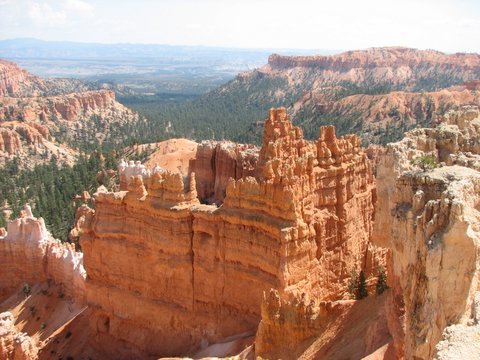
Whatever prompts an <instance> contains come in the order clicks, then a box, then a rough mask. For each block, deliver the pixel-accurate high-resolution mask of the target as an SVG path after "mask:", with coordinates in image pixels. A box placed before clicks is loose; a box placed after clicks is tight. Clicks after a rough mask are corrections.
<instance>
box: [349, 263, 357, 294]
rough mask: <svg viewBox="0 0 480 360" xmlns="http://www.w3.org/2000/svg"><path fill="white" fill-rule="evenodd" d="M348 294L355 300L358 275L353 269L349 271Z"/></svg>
mask: <svg viewBox="0 0 480 360" xmlns="http://www.w3.org/2000/svg"><path fill="white" fill-rule="evenodd" d="M348 292H349V293H350V296H352V298H354V299H356V298H357V294H358V274H357V271H356V270H355V268H352V270H351V271H350V283H349V284H348Z"/></svg>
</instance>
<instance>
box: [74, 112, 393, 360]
mask: <svg viewBox="0 0 480 360" xmlns="http://www.w3.org/2000/svg"><path fill="white" fill-rule="evenodd" d="M199 147H200V154H203V153H207V152H209V151H210V150H211V149H213V146H211V145H210V144H204V145H200V146H199ZM252 149H253V148H241V147H240V148H239V147H238V146H236V147H235V146H227V147H223V148H222V146H221V145H220V146H219V145H218V144H217V145H215V154H216V155H215V156H213V155H210V153H208V154H207V155H206V156H201V157H200V159H201V160H200V161H198V158H199V157H198V156H197V160H196V161H198V162H197V163H196V164H195V165H194V166H193V167H192V169H191V171H190V176H189V177H182V176H181V174H179V173H172V172H170V171H167V170H165V169H162V168H160V167H155V168H154V169H152V170H149V169H146V168H145V167H144V166H143V165H141V164H140V163H137V164H135V163H121V164H120V167H119V172H120V180H121V189H122V191H120V192H117V193H108V192H105V191H102V192H98V193H97V194H96V195H95V196H94V198H95V206H96V209H95V214H94V215H93V217H92V218H91V219H90V221H89V222H88V223H87V222H85V225H84V227H83V228H82V232H83V234H82V235H81V237H80V244H81V246H82V249H83V252H84V254H85V267H86V269H87V272H88V275H89V280H88V281H87V298H88V302H89V306H90V307H91V309H92V311H93V316H92V317H91V329H92V330H93V332H94V334H95V337H94V344H96V346H108V344H111V345H112V348H111V351H112V353H113V352H115V351H117V350H118V349H119V348H122V347H123V348H124V349H128V351H129V353H130V354H133V353H135V354H137V355H138V356H146V357H155V356H171V355H188V354H192V353H194V351H195V350H197V349H198V347H199V346H201V345H202V344H203V345H206V344H208V343H212V342H216V341H219V340H221V339H224V338H226V337H229V336H232V335H236V334H241V333H249V332H250V333H252V334H253V333H255V330H256V327H257V325H258V323H259V321H260V319H261V312H260V309H261V306H260V305H261V303H262V299H263V294H264V292H265V291H269V290H270V289H271V288H273V289H276V290H277V291H278V293H279V296H282V298H284V299H287V300H286V301H288V299H293V298H295V297H297V296H299V295H300V294H301V293H304V292H305V293H308V294H310V295H311V296H312V297H315V298H317V299H319V300H322V301H333V300H339V299H343V298H348V297H349V294H348V291H347V285H348V284H347V282H348V278H349V272H350V270H351V269H352V268H355V269H357V270H360V269H364V270H365V271H366V272H367V273H372V272H373V269H376V267H377V266H378V265H379V264H380V263H382V261H384V257H383V255H382V254H380V255H378V254H377V253H376V252H375V249H374V248H373V247H372V246H371V245H370V244H369V237H370V234H371V231H372V217H373V201H374V196H375V193H374V178H373V175H372V168H371V163H370V161H369V160H368V158H367V157H366V155H365V153H364V152H363V150H362V149H361V148H360V147H359V139H358V137H356V136H353V135H351V136H347V137H345V138H340V139H337V138H336V136H335V129H334V128H333V127H325V128H322V129H321V131H320V137H319V139H318V141H316V142H310V141H306V140H304V139H303V134H302V131H301V130H300V129H299V128H297V127H295V126H293V125H292V124H291V122H290V121H289V120H288V118H287V116H286V111H285V109H275V110H271V111H270V115H269V118H268V119H267V121H266V124H265V132H264V138H263V146H262V149H261V150H260V152H259V154H258V160H257V157H256V156H255V153H254V151H253V150H252ZM222 152H224V153H226V155H227V156H225V157H224V158H225V159H226V160H225V161H223V160H221V159H222V156H223V155H219V154H222ZM242 152H243V154H242ZM202 159H206V160H205V161H204V160H202ZM212 159H215V161H217V159H218V161H219V163H218V164H220V165H218V166H217V165H215V167H207V169H212V168H214V169H215V170H216V171H218V172H220V173H221V174H224V176H223V177H222V176H220V177H218V176H217V175H213V176H212V174H211V173H207V174H206V175H203V174H200V175H199V176H198V177H197V172H196V171H194V170H198V169H202V166H201V165H200V164H202V163H207V164H208V165H210V164H211V161H212ZM245 159H250V160H248V161H246V163H247V166H245V165H244V164H245ZM239 164H240V168H241V169H240V170H239ZM223 169H226V170H223ZM204 171H205V170H204ZM232 173H233V175H235V174H236V175H235V176H232V175H228V174H232ZM250 174H251V175H253V176H249V175H250ZM227 176H228V179H226V177H227ZM215 178H218V179H219V180H218V182H216V181H213V179H215ZM198 179H201V180H200V181H198ZM204 179H208V180H206V181H205V180H204ZM225 180H226V182H227V184H226V191H225V192H226V195H225V198H224V199H223V204H222V206H220V207H217V206H215V205H201V204H200V203H199V200H198V197H197V196H198V193H197V189H198V188H199V186H198V183H199V182H201V183H202V184H209V185H208V189H209V190H208V191H209V194H210V196H212V193H213V196H215V191H216V189H222V187H223V186H225V185H224V184H225ZM212 185H213V186H212ZM205 188H206V187H201V189H205ZM106 344H107V345H106Z"/></svg>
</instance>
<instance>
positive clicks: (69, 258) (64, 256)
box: [0, 206, 86, 303]
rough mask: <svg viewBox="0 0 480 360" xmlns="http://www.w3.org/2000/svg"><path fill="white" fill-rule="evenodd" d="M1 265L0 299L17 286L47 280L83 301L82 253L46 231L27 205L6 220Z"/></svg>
mask: <svg viewBox="0 0 480 360" xmlns="http://www.w3.org/2000/svg"><path fill="white" fill-rule="evenodd" d="M0 256H1V257H2V269H1V275H2V276H0V299H2V298H5V296H7V295H9V294H11V293H12V292H14V290H17V289H18V288H19V287H21V286H26V287H27V288H29V287H31V286H32V284H34V283H37V282H42V281H47V280H51V281H53V282H54V283H56V284H58V285H62V286H63V288H64V294H65V295H67V296H69V297H71V298H74V299H76V301H78V302H79V303H82V302H85V277H86V273H85V270H84V268H83V255H82V253H79V252H76V251H75V249H74V246H73V244H67V243H61V242H60V240H56V239H53V238H52V236H51V235H50V234H49V233H48V231H47V229H46V227H45V223H44V221H43V219H42V218H39V219H37V218H35V217H33V216H32V214H31V210H29V207H28V206H27V207H26V210H25V211H24V212H23V216H22V217H21V218H18V219H15V220H13V221H11V222H10V223H9V224H8V228H7V233H6V235H4V236H1V237H0Z"/></svg>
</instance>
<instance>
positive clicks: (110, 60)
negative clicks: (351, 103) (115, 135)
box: [0, 39, 328, 93]
mask: <svg viewBox="0 0 480 360" xmlns="http://www.w3.org/2000/svg"><path fill="white" fill-rule="evenodd" d="M272 52H280V53H282V54H308V53H318V51H312V50H310V51H302V50H279V49H235V48H218V47H204V46H170V45H158V44H96V43H77V42H61V41H42V40H37V39H13V40H1V41H0V58H3V59H7V60H12V61H15V62H16V63H18V64H19V65H20V66H22V67H24V68H26V69H27V70H29V71H30V72H32V73H34V74H36V75H39V76H44V77H75V78H82V79H87V80H96V81H103V82H112V83H115V84H120V85H122V86H128V87H130V88H131V89H133V90H134V91H135V92H136V93H159V92H162V93H163V92H167V93H170V92H171V93H203V92H206V91H208V90H211V89H213V88H215V87H216V86H218V85H220V84H223V83H225V82H227V81H228V80H230V79H232V78H233V77H234V76H235V75H236V74H238V73H239V72H242V71H247V70H253V69H255V68H257V67H260V66H262V65H263V64H265V63H266V61H267V59H268V56H269V55H270V54H271V53H272ZM322 53H328V51H327V52H326V51H322Z"/></svg>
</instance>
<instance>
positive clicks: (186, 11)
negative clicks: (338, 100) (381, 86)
mask: <svg viewBox="0 0 480 360" xmlns="http://www.w3.org/2000/svg"><path fill="white" fill-rule="evenodd" d="M0 14H1V15H0V39H12V38H24V37H28V38H37V39H42V40H60V41H79V42H95V43H150V44H170V45H205V46H221V47H237V48H270V49H271V48H289V49H296V48H297V49H325V50H337V49H338V50H354V49H364V48H368V47H373V46H407V47H414V48H419V49H427V48H428V49H436V50H440V51H445V52H478V53H480V0H396V1H392V0H328V1H324V0H241V1H236V0H196V1H195V0H157V1H154V0H128V1H122V0H0Z"/></svg>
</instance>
